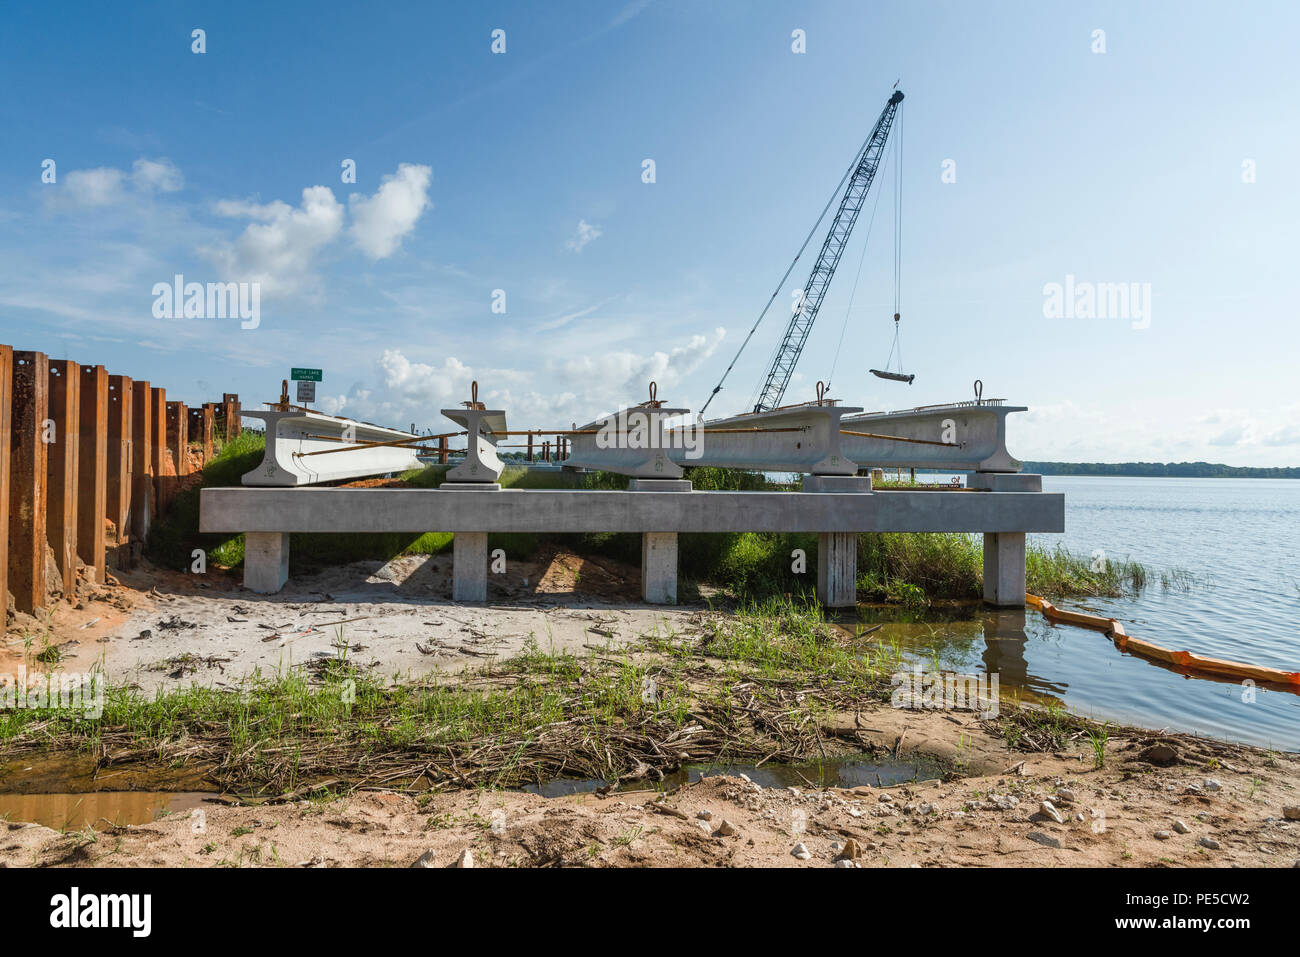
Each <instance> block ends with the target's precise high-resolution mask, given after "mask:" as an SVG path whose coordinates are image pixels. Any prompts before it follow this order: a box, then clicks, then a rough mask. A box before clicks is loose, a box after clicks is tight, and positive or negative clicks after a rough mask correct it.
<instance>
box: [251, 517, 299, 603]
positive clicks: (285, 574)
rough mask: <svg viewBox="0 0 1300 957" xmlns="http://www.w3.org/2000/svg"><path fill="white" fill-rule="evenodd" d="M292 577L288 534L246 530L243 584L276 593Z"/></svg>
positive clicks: (264, 593)
mask: <svg viewBox="0 0 1300 957" xmlns="http://www.w3.org/2000/svg"><path fill="white" fill-rule="evenodd" d="M288 580H289V533H288V532H245V533H244V587H245V588H247V589H248V590H249V591H255V592H258V593H259V594H262V595H273V594H275V593H276V592H278V591H279V590H280V589H281V588H283V587H284V583H285V582H287V581H288Z"/></svg>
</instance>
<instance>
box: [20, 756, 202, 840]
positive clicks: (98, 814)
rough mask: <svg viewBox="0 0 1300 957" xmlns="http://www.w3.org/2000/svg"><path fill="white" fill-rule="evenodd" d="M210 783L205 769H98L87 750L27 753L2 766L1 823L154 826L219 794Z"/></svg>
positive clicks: (73, 827)
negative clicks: (151, 824)
mask: <svg viewBox="0 0 1300 957" xmlns="http://www.w3.org/2000/svg"><path fill="white" fill-rule="evenodd" d="M205 787H210V785H209V784H208V782H206V781H205V780H204V778H203V774H202V772H201V771H199V770H197V769H193V768H179V769H177V768H159V767H157V766H154V765H149V764H132V765H123V766H121V767H117V768H100V769H98V770H96V768H95V762H94V760H93V759H92V758H91V757H90V756H89V755H87V754H85V753H84V752H75V753H71V754H68V753H64V754H54V755H47V754H34V755H27V756H25V757H20V758H17V759H14V760H11V761H7V762H5V763H3V764H0V821H8V822H10V823H12V824H17V823H25V824H43V825H45V826H46V827H49V828H53V829H54V830H56V831H80V830H84V829H85V828H87V827H93V828H96V829H97V830H106V829H108V828H112V827H116V826H124V825H128V824H148V823H149V822H151V821H156V820H158V819H159V818H160V817H164V816H165V815H167V814H176V813H188V812H189V811H190V810H192V809H193V808H196V807H199V806H200V805H201V804H202V803H203V801H204V800H205V799H209V798H211V797H212V796H213V794H214V793H215V792H213V791H210V790H209V791H205V790H203V788H205ZM163 789H166V790H163Z"/></svg>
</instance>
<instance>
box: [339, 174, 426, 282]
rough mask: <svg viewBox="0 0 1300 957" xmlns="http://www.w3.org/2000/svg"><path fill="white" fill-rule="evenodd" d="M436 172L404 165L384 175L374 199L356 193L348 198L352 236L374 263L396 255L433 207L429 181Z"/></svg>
mask: <svg viewBox="0 0 1300 957" xmlns="http://www.w3.org/2000/svg"><path fill="white" fill-rule="evenodd" d="M432 178H433V169H432V167H429V166H417V165H415V164H413V163H402V164H401V165H400V166H398V167H397V172H396V173H394V174H393V175H391V176H385V177H384V178H383V181H382V182H381V183H380V185H379V190H378V192H376V193H375V194H374V195H373V196H364V195H362V194H360V193H353V194H352V195H351V196H349V197H348V208H349V210H350V211H351V213H352V227H351V229H350V233H351V236H352V241H353V242H354V243H355V244H356V246H357V248H358V249H360V250H361V251H362V252H363V253H365V254H366V255H367V256H369V257H370V258H371V259H373V260H378V259H384V258H386V257H388V256H391V255H392V254H393V253H394V252H396V250H397V247H398V246H400V245H401V242H402V238H403V237H404V236H406V235H407V234H408V233H410V232H411V230H412V229H414V228H415V224H416V221H417V220H419V218H420V216H421V214H422V213H423V212H424V211H425V210H426V209H428V208H429V206H430V205H431V204H430V202H429V182H430V180H431V179H432Z"/></svg>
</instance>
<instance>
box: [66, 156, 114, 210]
mask: <svg viewBox="0 0 1300 957" xmlns="http://www.w3.org/2000/svg"><path fill="white" fill-rule="evenodd" d="M125 179H126V174H125V173H123V172H122V171H121V170H120V169H113V168H111V167H108V166H100V167H97V168H96V169H74V170H70V171H69V172H68V173H67V174H66V175H65V176H64V177H63V189H62V190H61V195H60V197H59V198H60V199H62V200H64V201H65V202H66V203H68V204H69V205H73V206H111V205H113V204H114V203H119V202H121V201H122V200H123V199H124V198H125V196H126V193H125V191H124V190H123V189H122V183H123V181H124V180H125Z"/></svg>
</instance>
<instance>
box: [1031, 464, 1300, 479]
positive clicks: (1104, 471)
mask: <svg viewBox="0 0 1300 957" xmlns="http://www.w3.org/2000/svg"><path fill="white" fill-rule="evenodd" d="M1024 471H1026V472H1038V473H1040V474H1042V475H1133V476H1139V477H1149V478H1284V479H1300V468H1251V467H1249V466H1237V465H1220V464H1217V463H1214V462H1026V463H1024Z"/></svg>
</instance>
